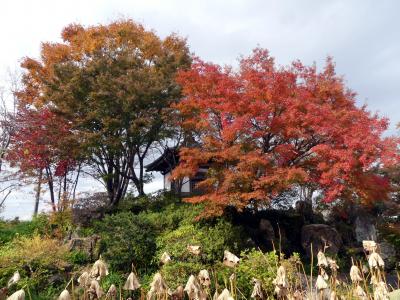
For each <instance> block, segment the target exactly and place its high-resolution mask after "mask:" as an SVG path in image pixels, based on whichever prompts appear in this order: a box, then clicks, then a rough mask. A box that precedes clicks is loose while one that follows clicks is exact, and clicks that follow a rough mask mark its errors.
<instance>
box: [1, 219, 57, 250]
mask: <svg viewBox="0 0 400 300" xmlns="http://www.w3.org/2000/svg"><path fill="white" fill-rule="evenodd" d="M35 232H36V233H39V234H46V233H48V232H49V219H48V216H47V215H46V214H39V215H37V216H36V217H33V218H32V220H31V221H0V246H1V245H4V244H5V243H8V242H11V241H12V240H13V238H14V237H16V236H32V235H33V234H34V233H35Z"/></svg>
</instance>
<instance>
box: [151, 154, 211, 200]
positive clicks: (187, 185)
mask: <svg viewBox="0 0 400 300" xmlns="http://www.w3.org/2000/svg"><path fill="white" fill-rule="evenodd" d="M178 163H179V151H178V149H177V148H167V149H165V151H164V152H163V154H162V155H161V156H160V157H158V158H157V159H156V160H155V161H153V162H151V163H150V164H148V165H146V166H145V169H146V172H160V173H161V174H162V175H163V179H164V190H166V191H171V192H174V193H176V194H178V195H180V196H183V197H187V196H192V195H198V194H201V191H200V190H199V189H198V188H197V187H196V184H197V183H198V182H199V181H201V180H203V179H204V178H205V175H206V172H207V170H208V166H202V167H200V168H199V170H198V172H197V174H196V175H195V176H194V177H193V178H189V177H185V178H183V179H181V180H174V179H173V178H172V176H171V173H172V171H173V169H174V168H175V167H176V166H177V165H178Z"/></svg>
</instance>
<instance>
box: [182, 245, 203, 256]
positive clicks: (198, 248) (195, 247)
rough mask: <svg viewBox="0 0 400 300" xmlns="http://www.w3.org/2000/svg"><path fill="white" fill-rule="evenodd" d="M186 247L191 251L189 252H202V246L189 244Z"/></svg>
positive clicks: (197, 253)
mask: <svg viewBox="0 0 400 300" xmlns="http://www.w3.org/2000/svg"><path fill="white" fill-rule="evenodd" d="M186 248H187V250H188V251H189V253H191V254H193V255H200V253H201V247H200V246H193V245H188V246H187V247H186Z"/></svg>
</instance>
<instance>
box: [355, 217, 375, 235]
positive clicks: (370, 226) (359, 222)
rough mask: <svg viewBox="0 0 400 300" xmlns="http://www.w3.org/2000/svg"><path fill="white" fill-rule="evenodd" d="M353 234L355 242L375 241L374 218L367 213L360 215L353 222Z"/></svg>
mask: <svg viewBox="0 0 400 300" xmlns="http://www.w3.org/2000/svg"><path fill="white" fill-rule="evenodd" d="M354 233H355V237H356V240H357V242H362V241H364V240H372V241H376V238H377V234H376V228H375V225H374V218H373V217H372V216H371V215H369V214H367V213H360V214H359V215H358V216H357V217H356V219H355V220H354Z"/></svg>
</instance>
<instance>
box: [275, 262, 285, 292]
mask: <svg viewBox="0 0 400 300" xmlns="http://www.w3.org/2000/svg"><path fill="white" fill-rule="evenodd" d="M272 283H273V284H274V285H276V286H279V287H281V288H286V287H287V278H286V270H285V267H284V266H280V267H279V268H278V270H277V272H276V277H275V279H274V280H273V281H272Z"/></svg>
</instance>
